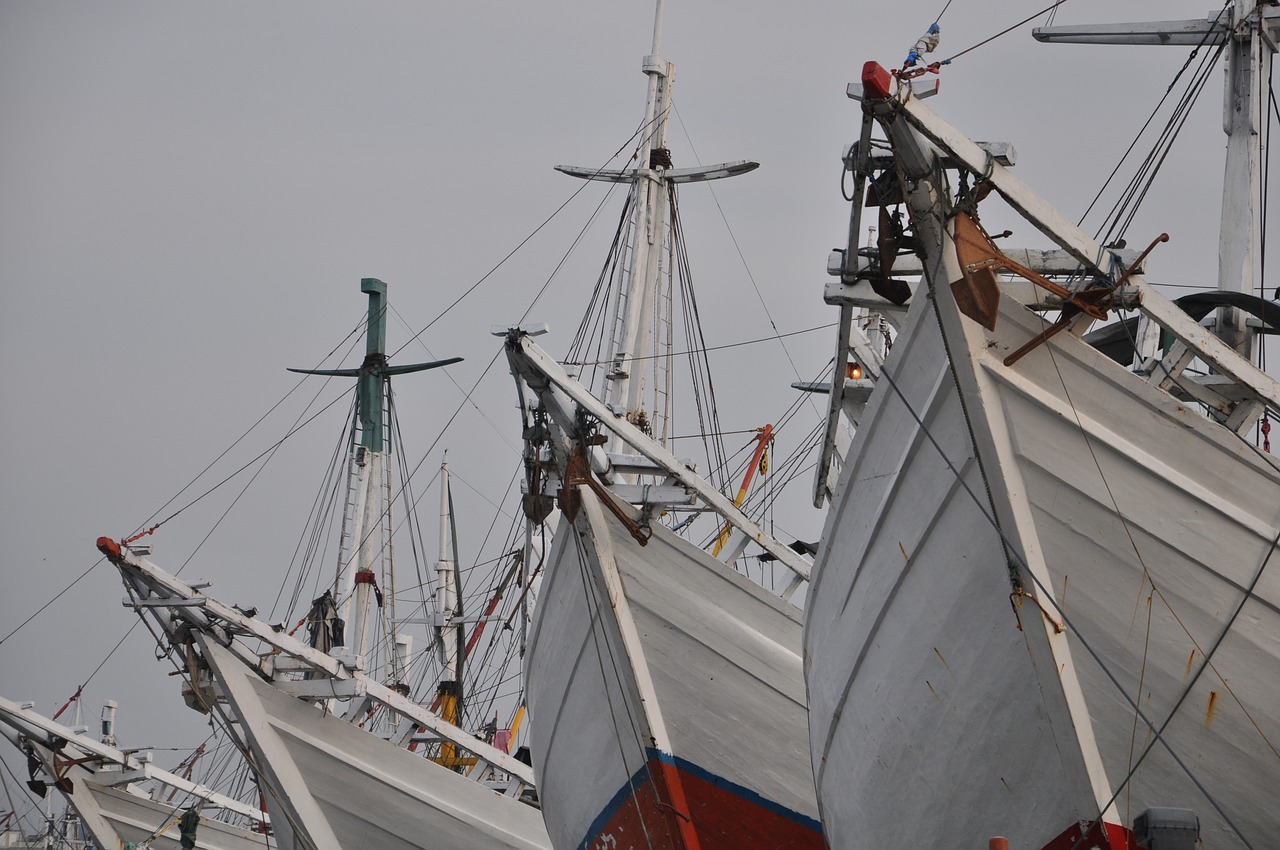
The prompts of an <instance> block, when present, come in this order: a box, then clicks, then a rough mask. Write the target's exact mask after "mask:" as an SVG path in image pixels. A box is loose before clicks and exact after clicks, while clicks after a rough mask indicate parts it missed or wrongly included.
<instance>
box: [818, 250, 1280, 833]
mask: <svg viewBox="0 0 1280 850" xmlns="http://www.w3.org/2000/svg"><path fill="white" fill-rule="evenodd" d="M953 250H954V249H953V248H952V247H951V244H950V240H949V239H948V240H946V245H945V246H944V248H943V250H942V253H943V254H944V255H945V254H947V253H948V252H949V251H953ZM949 265H950V269H951V271H950V273H949V276H951V277H952V279H958V278H959V274H958V272H955V266H954V264H953V263H949ZM935 286H936V284H935ZM921 294H923V289H922V290H921ZM934 297H935V298H936V299H937V306H936V315H937V316H940V317H941V323H942V328H944V329H945V332H946V333H945V335H946V340H947V349H946V350H949V351H950V352H951V355H952V358H953V364H952V365H954V370H952V369H951V368H950V367H949V366H948V362H947V360H946V356H945V352H944V349H943V346H942V336H941V335H940V332H939V323H938V319H937V318H936V317H935V306H934V304H932V303H917V304H915V305H914V306H913V308H912V313H911V316H910V319H909V327H908V329H907V330H905V331H904V333H903V336H902V338H901V341H900V342H899V344H898V346H896V347H895V349H894V350H893V352H892V354H891V358H890V361H889V363H888V364H887V366H886V372H887V374H888V375H889V376H890V378H892V380H893V381H894V382H896V383H897V385H898V387H899V388H900V389H901V390H902V393H903V395H904V396H905V397H906V399H907V400H908V402H909V404H910V406H911V408H912V409H914V410H915V411H916V413H917V414H919V415H920V416H921V418H922V419H923V420H924V422H925V427H924V428H921V427H920V426H919V425H917V423H916V422H915V420H914V418H913V417H912V416H911V414H910V413H908V412H907V409H906V407H905V405H904V404H903V402H902V400H901V399H900V398H899V397H898V395H897V393H895V392H894V391H893V389H892V387H891V386H890V385H889V382H888V381H884V382H883V386H880V387H878V388H877V392H876V398H875V399H874V400H873V402H872V405H871V408H870V409H869V411H868V416H867V418H866V419H865V420H864V422H863V423H862V427H861V429H860V430H859V432H858V436H857V438H856V439H855V442H854V445H853V448H852V450H851V452H850V457H849V459H848V461H847V463H846V466H845V469H844V471H843V476H842V481H841V485H840V488H839V491H838V495H837V502H836V504H835V505H834V506H833V509H832V511H831V514H830V515H829V518H828V523H827V528H826V533H825V534H824V545H823V547H822V550H821V552H820V556H819V561H818V564H817V565H816V568H815V581H814V585H813V588H812V590H811V593H810V599H809V604H808V609H807V611H808V618H809V619H808V623H807V626H806V636H805V645H806V650H807V652H808V656H807V658H808V661H809V663H808V668H807V680H808V686H809V700H810V712H811V734H812V743H813V748H814V749H813V755H814V765H815V772H816V775H817V785H818V793H819V797H820V800H821V801H822V808H823V823H824V827H825V828H826V829H827V831H828V836H829V840H830V841H831V844H832V846H834V847H844V846H853V844H854V843H857V844H865V846H888V845H890V844H892V845H894V846H922V847H935V846H949V847H951V846H954V847H977V846H982V843H983V842H984V841H986V840H987V839H988V838H989V837H991V836H994V835H1005V836H1007V837H1009V839H1010V842H1011V846H1014V847H1027V848H1048V847H1054V848H1057V847H1059V846H1062V847H1070V846H1073V845H1074V843H1075V838H1076V837H1078V835H1079V834H1080V828H1079V826H1078V824H1077V822H1078V821H1085V822H1090V823H1094V822H1097V821H1099V820H1102V821H1104V822H1105V823H1107V824H1109V826H1108V828H1107V829H1108V833H1109V835H1110V841H1111V842H1112V844H1111V846H1113V847H1116V848H1119V847H1125V846H1127V845H1126V844H1125V843H1124V842H1126V841H1129V840H1131V839H1130V837H1128V836H1126V835H1125V834H1124V829H1126V828H1132V826H1133V818H1134V817H1135V816H1137V815H1138V814H1139V813H1140V812H1142V811H1143V810H1144V809H1146V808H1148V807H1175V808H1186V809H1192V810H1194V811H1195V812H1196V814H1197V815H1198V816H1199V819H1200V827H1201V836H1202V839H1203V841H1204V846H1206V847H1213V848H1222V847H1228V848H1234V847H1245V846H1252V847H1263V846H1270V845H1271V844H1273V843H1274V841H1275V837H1276V835H1277V834H1280V816H1278V815H1277V814H1276V809H1275V794H1276V789H1277V788H1280V753H1278V752H1277V745H1278V744H1280V716H1278V715H1277V712H1276V711H1275V706H1276V704H1277V698H1278V697H1280V614H1278V613H1277V611H1278V610H1280V572H1277V570H1278V569H1280V564H1272V565H1271V566H1270V569H1267V568H1266V565H1267V564H1268V563H1269V561H1268V559H1269V558H1272V555H1271V552H1272V550H1273V547H1274V545H1275V541H1276V539H1277V536H1278V535H1280V468H1278V467H1277V464H1276V462H1275V460H1274V459H1273V458H1271V457H1270V456H1267V455H1264V454H1262V453H1261V452H1259V451H1257V450H1256V449H1254V448H1253V447H1251V446H1249V445H1247V444H1246V443H1245V442H1244V441H1243V440H1242V439H1241V438H1239V437H1238V436H1236V435H1235V434H1234V433H1232V432H1231V431H1229V430H1228V429H1226V428H1224V427H1222V426H1220V425H1218V424H1217V423H1215V422H1212V421H1210V420H1209V419H1207V418H1206V417H1204V416H1202V415H1201V414H1200V413H1199V412H1196V411H1192V410H1188V409H1187V407H1186V406H1185V405H1184V404H1182V403H1180V402H1179V401H1177V400H1176V399H1174V398H1173V397H1172V396H1170V395H1169V394H1167V393H1165V392H1163V391H1161V390H1159V389H1158V388H1156V387H1154V386H1152V385H1151V384H1149V383H1147V382H1146V381H1144V380H1143V379H1142V378H1140V377H1138V376H1136V375H1134V374H1132V373H1131V372H1129V371H1128V370H1127V369H1125V368H1123V367H1121V366H1119V365H1118V364H1116V363H1114V362H1112V361H1110V360H1109V359H1107V358H1106V357H1104V356H1103V355H1101V354H1100V353H1098V352H1097V351H1095V350H1094V349H1092V348H1091V347H1090V346H1088V345H1086V344H1085V343H1083V342H1082V341H1081V340H1079V339H1078V338H1076V337H1075V336H1073V335H1071V334H1070V333H1063V334H1060V335H1058V336H1057V337H1055V338H1053V339H1052V340H1051V341H1049V342H1048V343H1047V344H1045V345H1042V346H1040V347H1039V348H1037V349H1035V350H1033V351H1032V352H1031V353H1030V354H1028V355H1027V356H1026V357H1025V358H1024V359H1022V360H1020V361H1019V362H1017V363H1016V364H1014V365H1013V366H1005V365H1004V363H1003V360H1004V358H1005V357H1007V356H1008V355H1009V354H1010V353H1011V352H1012V351H1015V350H1017V349H1018V348H1020V347H1021V346H1022V345H1023V344H1024V343H1026V342H1027V341H1028V340H1029V339H1031V338H1032V337H1033V336H1035V335H1036V334H1038V333H1039V332H1040V331H1041V330H1043V328H1044V322H1043V320H1042V319H1040V318H1039V317H1038V316H1037V315H1035V314H1034V313H1032V312H1031V311H1029V310H1028V309H1026V308H1024V307H1023V306H1022V305H1021V304H1019V303H1017V302H1015V301H1014V300H1012V299H1010V298H1009V297H1008V296H1007V295H1002V296H1001V299H1000V305H999V315H998V318H997V320H996V323H995V324H996V330H995V331H994V332H991V331H987V330H985V329H984V328H983V327H981V326H980V325H979V324H977V323H976V322H974V321H972V320H970V319H967V318H965V317H963V316H961V315H960V314H959V312H958V310H957V308H956V305H955V302H954V299H953V298H952V297H951V294H950V292H949V291H948V290H947V289H946V288H945V287H942V288H941V289H935V290H934ZM920 300H923V299H920ZM961 401H963V405H962V404H961ZM926 430H927V432H928V433H929V434H930V435H932V436H933V437H934V438H935V439H937V440H938V441H939V442H940V443H941V445H942V447H943V450H944V452H945V453H946V454H947V456H948V457H949V458H950V459H951V461H952V463H953V464H954V466H955V468H956V469H959V470H961V472H962V475H963V478H964V480H965V481H966V482H967V483H968V485H969V491H966V490H964V489H963V488H961V487H960V486H959V484H958V482H957V478H956V476H955V475H954V474H953V473H952V471H951V470H950V469H948V467H947V465H946V464H945V463H943V461H942V460H941V457H940V456H939V453H938V451H937V449H935V447H934V446H933V445H932V444H931V442H930V441H929V439H928V438H927V437H926V435H925V431H926ZM975 446H976V449H975ZM984 513H985V514H987V515H989V516H994V518H995V522H996V523H997V524H998V525H999V527H1000V529H1001V531H1002V532H1003V534H1004V537H1005V538H1006V540H1007V542H1008V544H1009V553H1010V554H1006V550H1005V548H1004V546H1003V545H1002V543H1001V539H1000V536H999V534H998V533H997V531H996V530H995V526H994V525H993V524H992V522H990V521H989V520H988V519H987V518H986V517H984ZM1275 559H1276V560H1280V556H1277V557H1276V558H1275ZM1015 581H1016V583H1017V584H1018V585H1019V586H1020V587H1021V589H1022V590H1024V591H1025V592H1026V593H1027V594H1029V595H1030V596H1034V597H1036V599H1038V603H1037V601H1036V600H1034V599H1030V598H1029V597H1013V596H1011V592H1012V591H1013V590H1014V582H1015ZM1015 599H1016V601H1018V602H1022V603H1023V604H1021V605H1019V606H1017V607H1015V606H1014V605H1012V604H1011V601H1013V600H1015ZM1037 604H1039V605H1040V606H1043V610H1044V613H1043V614H1042V613H1041V611H1040V609H1039V608H1038V607H1037ZM1060 626H1061V627H1062V631H1061V632H1059V627H1060ZM1206 653H1209V654H1211V656H1212V657H1211V666H1210V667H1208V668H1207V669H1202V668H1204V664H1205V654H1206ZM1095 656H1096V657H1095ZM1112 677H1114V682H1113V681H1112ZM1126 695H1127V697H1128V699H1127V698H1126ZM1129 699H1132V700H1134V701H1136V702H1137V704H1138V705H1139V706H1140V707H1141V711H1142V714H1143V715H1145V718H1146V719H1143V717H1140V716H1139V715H1138V714H1137V712H1136V711H1135V709H1134V706H1133V704H1132V703H1131V702H1130V701H1129ZM1148 721H1150V724H1151V725H1154V728H1155V729H1156V730H1158V731H1159V732H1160V735H1161V737H1162V738H1163V741H1164V743H1160V742H1158V741H1157V742H1155V743H1154V745H1153V746H1151V749H1150V752H1149V754H1146V755H1145V757H1144V751H1145V750H1146V749H1147V747H1148V745H1149V744H1151V743H1152V740H1153V738H1154V737H1155V736H1154V734H1153V733H1152V732H1151V725H1149V724H1148ZM1166 723H1167V725H1166ZM1166 744H1167V747H1166ZM1170 750H1172V752H1173V753H1176V754H1177V757H1178V759H1179V760H1180V761H1181V764H1179V763H1178V761H1177V760H1175V758H1174V757H1173V756H1172V755H1171V754H1170ZM1130 777H1131V778H1130ZM1193 777H1194V779H1193ZM1197 783H1198V784H1199V786H1200V787H1197ZM921 789H926V790H925V792H924V793H923V795H922V794H921ZM922 797H923V799H927V800H928V803H927V804H921V803H919V802H918V801H919V800H921V799H922Z"/></svg>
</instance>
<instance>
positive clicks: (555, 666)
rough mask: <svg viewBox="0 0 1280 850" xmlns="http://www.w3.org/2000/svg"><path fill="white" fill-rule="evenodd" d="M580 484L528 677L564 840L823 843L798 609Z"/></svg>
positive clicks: (572, 843)
mask: <svg viewBox="0 0 1280 850" xmlns="http://www.w3.org/2000/svg"><path fill="white" fill-rule="evenodd" d="M581 489H582V491H583V493H582V499H583V504H582V507H581V509H580V512H579V513H578V515H577V516H576V518H575V522H570V521H568V520H567V519H566V520H562V521H561V525H560V527H559V529H558V530H557V532H556V534H555V539H554V544H553V547H552V552H551V554H550V557H549V560H548V567H547V572H546V578H545V580H544V583H543V586H542V592H541V597H540V600H539V606H540V607H539V613H538V617H537V620H536V621H535V623H534V629H533V633H532V635H531V640H530V644H529V653H528V658H527V661H526V670H525V676H526V693H527V698H528V702H529V709H530V716H531V729H532V732H531V739H530V745H531V748H532V750H533V754H534V768H535V771H536V774H537V781H538V791H539V795H540V799H541V801H542V807H543V815H544V817H545V819H546V823H547V828H548V831H549V832H550V834H551V839H552V844H553V845H554V846H555V847H556V848H557V850H568V848H606V847H608V848H615V847H616V848H627V847H649V846H653V847H701V848H703V850H711V848H731V847H732V848H741V847H762V846H768V847H780V848H801V847H804V848H821V847H822V846H823V844H822V837H821V833H820V830H819V826H818V822H817V808H816V801H815V799H814V794H813V783H812V775H811V773H810V768H809V761H808V751H807V740H806V737H805V729H806V712H805V704H804V688H803V681H802V672H801V663H800V656H799V650H800V628H801V627H800V612H799V610H798V609H796V608H795V607H794V606H792V605H790V604H789V603H787V602H784V601H782V600H781V599H779V598H777V597H776V596H774V595H772V594H770V593H768V592H767V591H765V590H764V589H762V588H761V587H759V586H758V585H756V584H754V583H752V582H750V581H749V580H747V579H746V578H745V577H743V576H741V575H739V574H737V573H735V572H734V571H733V570H731V569H729V568H728V567H726V566H725V565H724V564H722V563H720V562H719V561H717V560H715V559H714V558H711V557H710V556H709V555H707V554H706V553H704V552H702V551H701V550H699V549H697V548H696V547H694V546H692V545H691V544H689V543H687V542H685V541H684V540H683V539H681V538H679V537H677V536H675V535H673V534H671V533H670V532H668V531H667V530H666V529H665V528H663V527H660V526H658V525H657V524H655V525H654V527H653V529H652V530H653V536H652V537H651V538H650V539H649V540H648V543H647V545H644V546H641V545H640V544H639V543H638V542H637V541H636V540H635V539H634V538H633V537H632V536H631V535H630V533H629V532H628V531H627V529H626V527H625V526H624V525H623V524H622V523H621V522H620V521H619V520H618V519H617V518H616V517H614V516H613V515H612V514H609V513H606V512H605V510H604V509H603V508H602V506H601V503H600V502H599V500H598V499H597V498H596V497H595V496H594V494H592V493H590V492H589V491H587V490H586V488H581ZM623 510H625V511H628V512H630V513H631V514H632V515H633V516H634V515H635V512H634V511H633V510H632V509H631V508H630V507H624V508H623Z"/></svg>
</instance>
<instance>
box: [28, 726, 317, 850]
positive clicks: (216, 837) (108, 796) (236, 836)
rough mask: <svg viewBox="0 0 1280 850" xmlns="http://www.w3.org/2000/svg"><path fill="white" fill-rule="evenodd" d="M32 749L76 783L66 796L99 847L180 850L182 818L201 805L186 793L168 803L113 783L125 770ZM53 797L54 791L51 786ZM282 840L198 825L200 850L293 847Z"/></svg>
mask: <svg viewBox="0 0 1280 850" xmlns="http://www.w3.org/2000/svg"><path fill="white" fill-rule="evenodd" d="M30 746H31V747H32V750H33V751H34V752H35V753H36V755H37V757H38V758H39V759H40V760H41V761H42V762H43V763H44V765H45V768H46V771H47V772H48V773H49V774H50V775H54V773H55V771H56V772H57V773H59V774H60V775H62V776H64V778H65V779H67V780H70V785H69V787H68V790H66V791H65V792H64V793H65V795H66V798H67V801H68V802H69V803H71V805H72V806H73V807H74V808H75V810H76V812H77V813H78V814H79V815H80V820H81V821H82V822H83V823H84V825H85V828H86V829H87V830H88V831H89V834H90V835H92V836H93V840H94V841H95V842H97V843H98V845H99V846H101V847H104V848H116V847H119V846H121V844H122V842H125V841H132V842H134V843H139V842H142V841H144V840H146V841H150V842H151V843H150V846H151V847H154V848H156V850H178V847H179V843H180V842H179V838H180V836H179V830H178V819H179V818H181V817H182V814H183V811H184V810H185V809H186V808H187V807H189V806H191V805H198V803H199V801H198V800H193V799H191V798H190V797H189V796H188V795H186V794H185V793H179V795H178V796H177V798H176V799H177V800H179V801H180V802H181V804H180V805H178V806H174V805H172V804H168V803H164V802H161V801H158V800H153V799H151V798H150V797H144V796H141V795H139V794H134V793H132V792H130V791H127V790H125V789H124V788H123V787H117V786H113V785H110V784H107V783H109V782H110V781H111V780H113V779H116V778H118V777H120V776H121V774H120V772H119V771H110V770H108V771H104V772H102V773H101V775H100V776H99V775H98V774H95V773H94V772H93V771H91V770H88V769H86V768H85V767H83V766H80V765H72V766H67V764H66V761H65V759H57V760H55V758H54V755H53V752H52V751H51V750H49V749H48V748H47V747H45V746H43V745H42V744H40V743H38V742H35V741H32V742H31V744H30ZM48 793H54V791H53V789H52V788H50V789H49V792H48ZM280 838H281V836H268V835H264V834H262V833H260V832H254V831H253V830H250V829H246V828H244V827H237V826H232V825H230V824H227V823H223V822H221V821H218V820H215V819H213V818H210V817H208V816H207V815H203V816H202V817H201V818H200V824H199V826H197V827H196V847H197V848H198V850H250V848H277V847H284V848H290V847H292V844H291V843H290V842H289V841H288V840H280Z"/></svg>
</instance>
